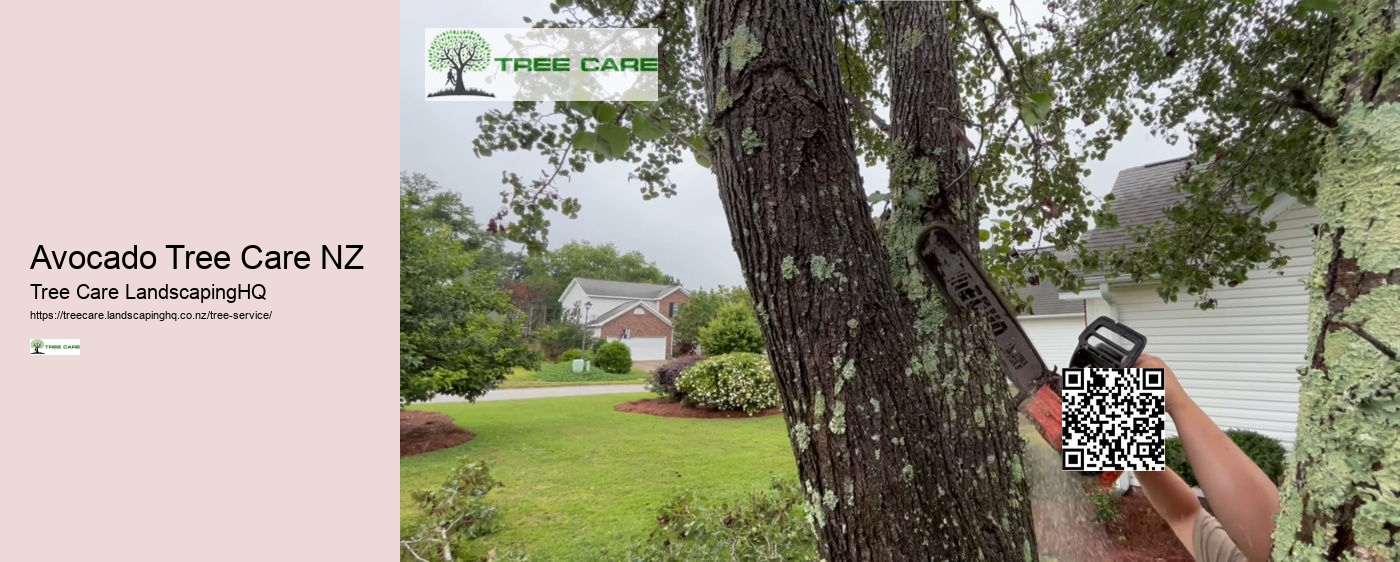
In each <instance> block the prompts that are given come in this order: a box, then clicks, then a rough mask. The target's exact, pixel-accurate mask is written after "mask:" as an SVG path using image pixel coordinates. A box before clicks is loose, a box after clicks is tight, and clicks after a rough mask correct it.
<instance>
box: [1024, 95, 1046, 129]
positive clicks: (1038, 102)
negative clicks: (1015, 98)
mask: <svg viewBox="0 0 1400 562" xmlns="http://www.w3.org/2000/svg"><path fill="white" fill-rule="evenodd" d="M1052 101H1054V96H1052V95H1050V93H1049V92H1035V93H1032V94H1030V95H1028V96H1026V99H1024V100H1022V101H1021V119H1023V120H1025V122H1026V124H1027V125H1030V126H1032V127H1034V126H1036V125H1039V124H1041V123H1042V122H1044V121H1045V118H1046V117H1047V116H1049V115H1050V103H1051V102H1052Z"/></svg>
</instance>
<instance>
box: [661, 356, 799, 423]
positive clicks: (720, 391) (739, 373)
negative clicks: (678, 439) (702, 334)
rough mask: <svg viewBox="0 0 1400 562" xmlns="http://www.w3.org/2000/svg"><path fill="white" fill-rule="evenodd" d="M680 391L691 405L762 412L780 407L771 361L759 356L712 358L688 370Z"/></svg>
mask: <svg viewBox="0 0 1400 562" xmlns="http://www.w3.org/2000/svg"><path fill="white" fill-rule="evenodd" d="M676 389H677V390H678V391H679V392H680V393H681V394H683V395H684V396H685V401H686V402H687V403H690V404H704V405H706V406H712V407H714V408H716V409H719V410H727V411H736V412H738V411H742V412H747V413H750V414H752V413H754V412H760V411H763V410H767V409H769V408H776V407H777V406H778V400H779V398H778V381H777V379H775V378H774V377H773V368H772V366H770V365H769V364H768V358H767V357H764V356H763V355H760V354H757V353H729V354H725V355H720V356H718V357H711V358H709V359H706V360H704V361H701V362H699V363H696V364H695V365H694V366H692V367H690V368H689V369H686V370H685V373H683V374H681V377H680V379H679V380H678V381H677V382H676Z"/></svg>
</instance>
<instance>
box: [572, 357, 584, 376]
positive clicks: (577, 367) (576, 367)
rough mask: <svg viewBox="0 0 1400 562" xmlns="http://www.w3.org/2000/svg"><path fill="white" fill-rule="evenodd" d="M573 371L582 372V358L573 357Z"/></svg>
mask: <svg viewBox="0 0 1400 562" xmlns="http://www.w3.org/2000/svg"><path fill="white" fill-rule="evenodd" d="M574 372H575V373H582V372H583V360H582V359H575V360H574Z"/></svg>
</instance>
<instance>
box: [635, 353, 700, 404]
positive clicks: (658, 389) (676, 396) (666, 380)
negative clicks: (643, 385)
mask: <svg viewBox="0 0 1400 562" xmlns="http://www.w3.org/2000/svg"><path fill="white" fill-rule="evenodd" d="M702 359H704V357H701V356H699V355H684V356H681V357H677V358H675V359H672V360H670V361H667V362H666V364H664V365H662V366H660V367H657V368H656V370H655V371H652V372H651V378H650V379H648V380H647V390H649V391H651V392H655V393H656V394H659V395H661V397H662V398H665V399H667V400H670V401H672V402H676V401H678V400H681V399H683V398H685V395H684V394H682V393H681V391H680V389H678V388H676V381H677V380H678V379H680V378H681V373H684V372H685V371H686V369H689V368H690V367H691V366H693V365H695V364H696V363H699V362H700V361H701V360H702Z"/></svg>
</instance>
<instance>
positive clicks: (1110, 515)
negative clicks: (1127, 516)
mask: <svg viewBox="0 0 1400 562" xmlns="http://www.w3.org/2000/svg"><path fill="white" fill-rule="evenodd" d="M1088 493H1089V503H1090V505H1092V506H1093V508H1094V519H1095V520H1097V521H1098V522H1099V523H1108V522H1109V521H1113V520H1114V519H1117V518H1118V515H1119V514H1120V513H1121V508H1122V504H1123V498H1121V497H1119V496H1118V494H1114V493H1110V492H1105V491H1103V490H1101V489H1098V487H1097V486H1096V485H1095V486H1094V487H1093V489H1091V490H1089V492H1088Z"/></svg>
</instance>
